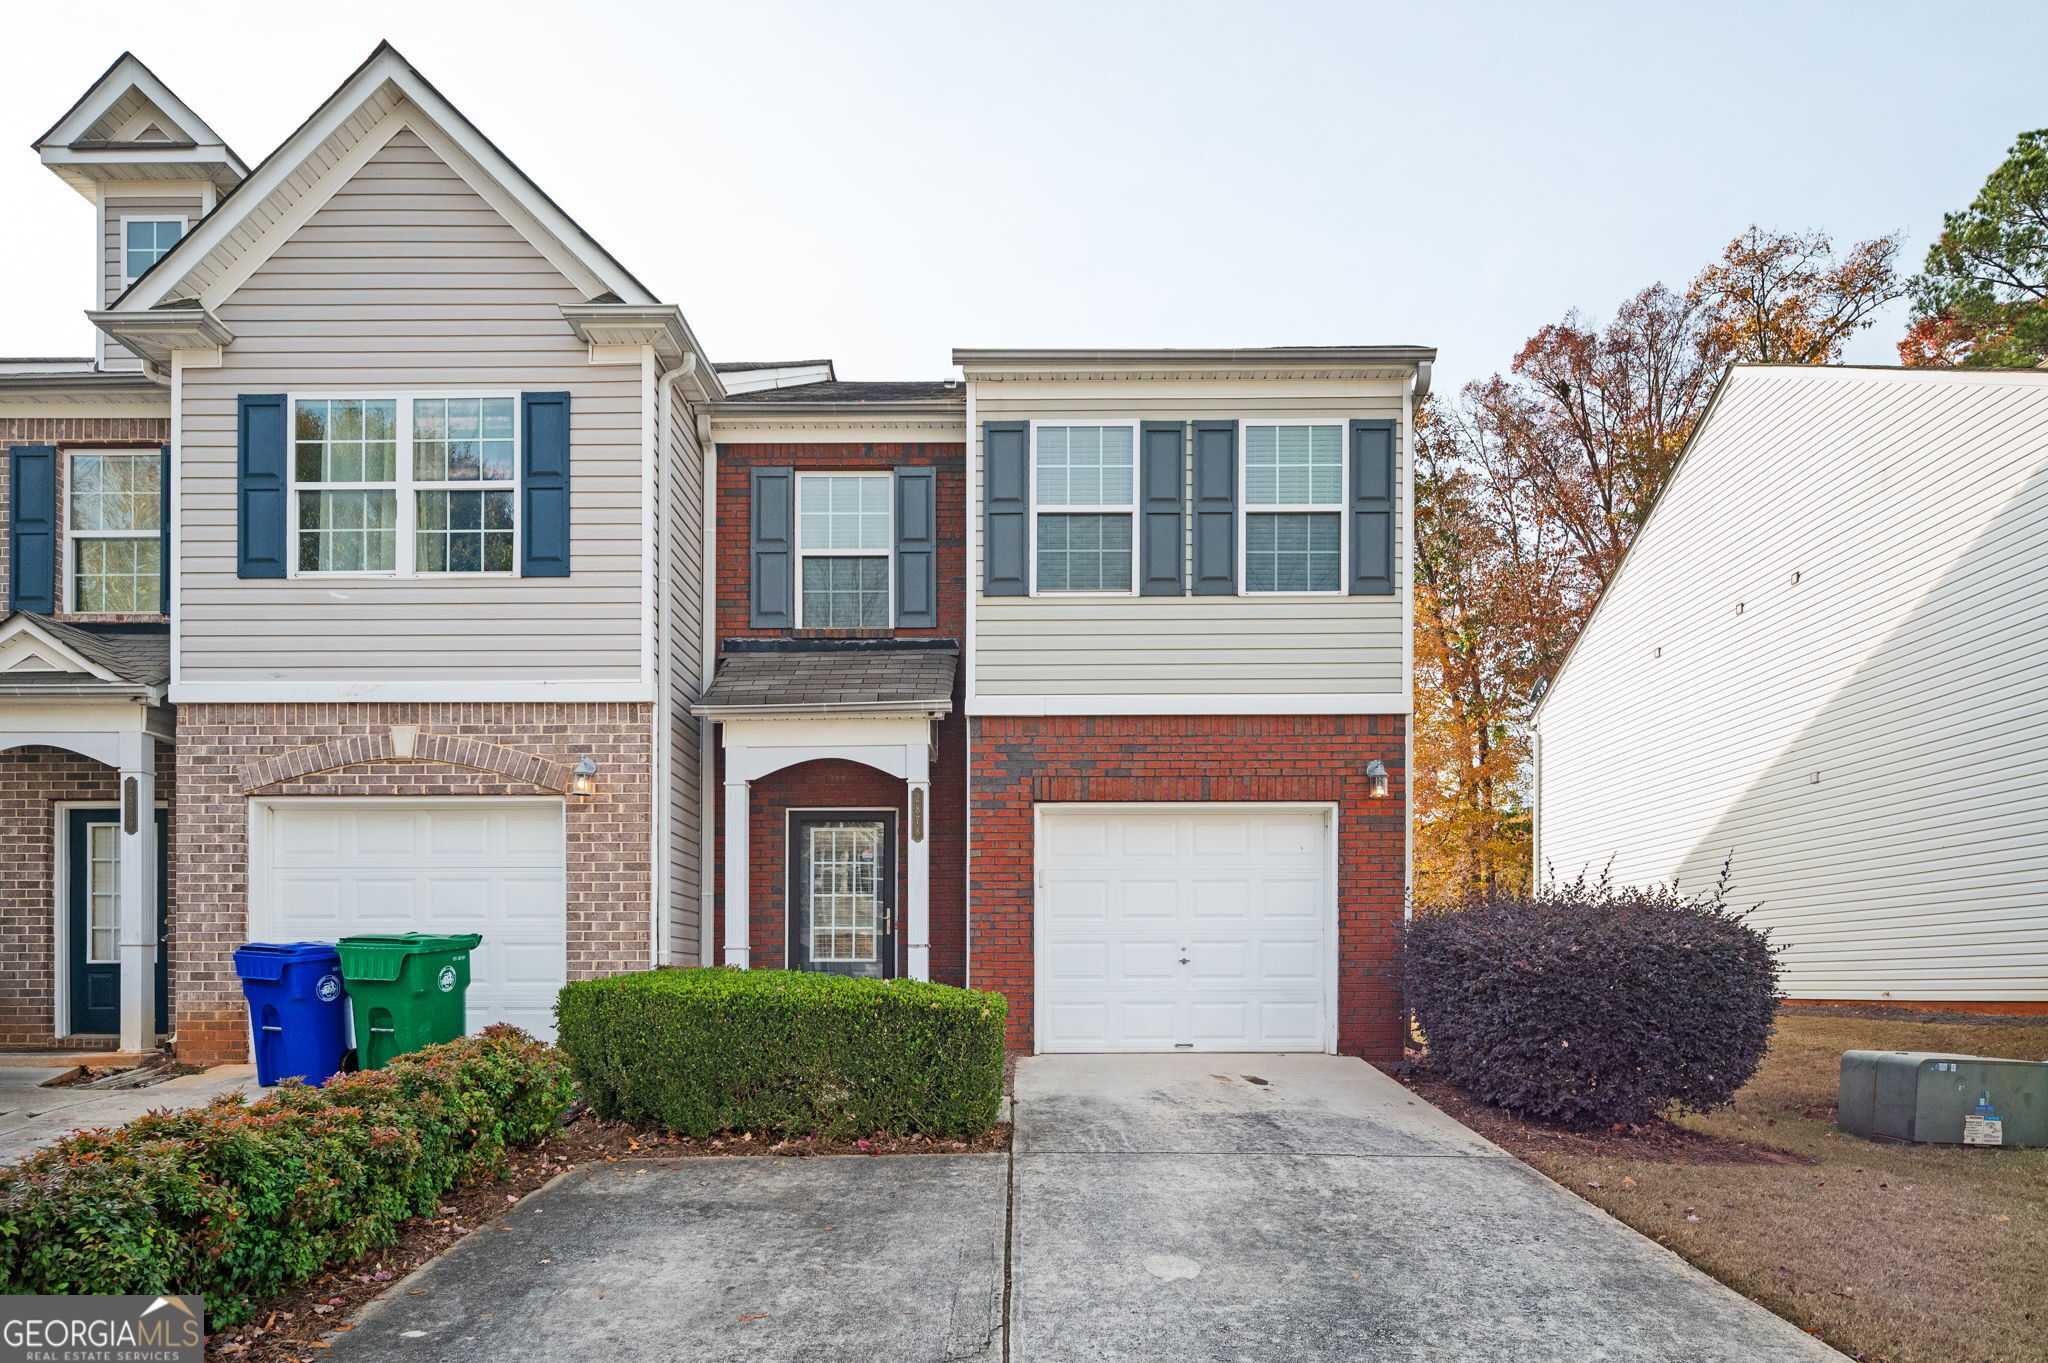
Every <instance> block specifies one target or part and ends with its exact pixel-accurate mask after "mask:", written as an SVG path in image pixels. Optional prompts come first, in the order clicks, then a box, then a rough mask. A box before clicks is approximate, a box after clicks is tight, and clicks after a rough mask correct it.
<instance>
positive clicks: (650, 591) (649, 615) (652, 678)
mask: <svg viewBox="0 0 2048 1363" xmlns="http://www.w3.org/2000/svg"><path fill="white" fill-rule="evenodd" d="M671 401H673V394H672V393H671V392H670V389H669V385H668V384H667V383H665V382H663V381H662V379H661V377H660V375H659V374H658V373H657V372H656V369H655V360H654V347H652V346H645V347H642V349H641V366H640V441H641V448H640V462H641V466H642V467H641V472H640V479H641V487H642V489H643V491H642V493H641V497H640V558H641V563H640V575H641V587H640V613H641V618H642V620H643V621H644V624H643V626H642V628H641V630H640V673H641V675H642V676H644V677H646V678H647V680H648V681H649V682H650V683H652V685H653V687H654V693H655V694H656V695H657V696H660V697H661V698H662V699H661V701H660V702H659V703H657V704H656V705H655V707H654V713H653V714H652V715H651V716H649V727H650V729H651V730H652V732H651V733H650V734H649V738H650V739H651V740H652V742H653V744H654V750H653V752H652V754H651V756H652V758H653V761H652V763H651V764H650V765H651V766H652V767H653V769H654V770H653V779H654V789H653V790H652V791H651V792H649V795H650V800H649V804H650V807H651V812H652V813H653V816H654V817H653V818H652V819H651V820H650V821H649V822H650V824H651V825H652V826H651V827H650V828H649V829H648V847H647V858H648V865H647V883H648V901H649V902H648V910H647V912H648V920H647V955H648V961H647V964H648V966H649V968H650V969H652V968H657V967H660V966H664V965H667V964H668V963H669V961H668V957H669V934H668V898H669V858H668V840H669V827H668V822H669V807H670V802H671V801H672V800H673V798H674V792H673V791H671V790H670V789H669V780H670V772H669V731H670V730H671V728H673V727H674V725H675V722H676V721H675V705H674V703H673V702H672V701H671V700H670V698H669V689H668V621H669V616H670V615H671V614H673V612H672V611H671V610H670V609H669V599H668V598H669V592H670V591H671V590H673V588H674V583H673V581H672V580H671V575H670V574H669V573H668V572H667V567H668V559H669V555H670V554H671V553H673V552H674V546H672V545H670V544H669V543H668V539H667V535H666V533H665V532H666V531H667V529H668V521H667V506H668V499H667V496H666V495H665V494H666V493H667V491H668V479H667V477H666V476H664V475H665V474H666V471H667V470H666V465H665V464H664V463H663V462H662V460H661V451H662V449H663V448H665V446H664V445H663V443H662V442H665V441H666V440H667V439H668V434H669V430H668V425H667V420H666V419H667V417H668V415H669V403H670V402H671ZM657 536H659V538H657ZM657 567H658V568H659V569H660V570H661V571H660V575H659V577H657V576H656V570H657ZM657 587H659V589H660V590H659V592H658V593H657V591H656V588H657Z"/></svg>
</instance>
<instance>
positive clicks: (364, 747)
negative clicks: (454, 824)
mask: <svg viewBox="0 0 2048 1363" xmlns="http://www.w3.org/2000/svg"><path fill="white" fill-rule="evenodd" d="M408 761H409V762H438V763H441V764H443V765H446V766H451V767H467V768H469V769H470V770H472V771H480V772H489V773H491V774H493V775H497V776H502V777H505V778H506V779H507V780H511V781H521V782H524V783H526V784H527V785H531V786H538V787H540V788H541V789H543V790H552V791H566V790H567V789H568V788H569V776H570V772H569V767H568V765H567V764H565V763H561V762H556V761H552V760H550V759H548V758H545V757H537V756H535V755H534V754H532V753H528V752H521V751H520V750H519V749H517V748H507V747H503V746H501V745H499V744H496V743H486V742H484V741H483V740H481V739H476V738H466V737H463V736H461V735H458V734H430V733H418V732H409V731H407V730H405V729H403V728H392V729H385V730H381V731H379V732H376V733H369V734H353V735H350V736H349V737H347V738H335V739H329V740H328V741H327V742H325V743H314V744H310V745H308V746H306V747H303V748H294V749H292V750H291V751H289V752H283V753H279V754H277V755H276V756H274V757H266V758H264V759H263V760H261V761H259V762H251V763H250V764H249V765H247V766H245V767H243V768H241V770H240V771H238V772H237V773H236V775H235V781H236V784H237V785H238V786H239V787H240V789H241V790H242V791H243V792H244V793H245V794H246V793H252V792H255V791H258V790H262V789H265V788H266V787H269V786H276V785H282V784H284V783H285V782H288V781H296V780H299V779H301V778H303V777H307V776H314V775H317V774H319V773H321V772H326V771H335V770H338V769H339V768H342V767H355V766H362V765H364V764H366V763H372V762H408Z"/></svg>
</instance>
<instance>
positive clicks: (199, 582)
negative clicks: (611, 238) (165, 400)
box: [179, 131, 644, 685]
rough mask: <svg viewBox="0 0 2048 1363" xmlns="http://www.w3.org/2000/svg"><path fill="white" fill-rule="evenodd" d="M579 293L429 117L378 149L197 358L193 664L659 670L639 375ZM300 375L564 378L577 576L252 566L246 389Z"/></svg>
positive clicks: (186, 625)
mask: <svg viewBox="0 0 2048 1363" xmlns="http://www.w3.org/2000/svg"><path fill="white" fill-rule="evenodd" d="M582 301H584V299H583V297H582V295H581V293H580V292H579V291H578V290H577V289H576V288H575V287H574V286H572V285H571V283H570V282H569V281H568V280H567V279H566V278H564V277H563V276H562V275H561V273H560V272H559V271H557V270H556V269H555V268H554V267H553V266H552V265H550V264H549V263H548V262H547V260H546V259H545V258H543V256H542V255H541V253H540V252H539V251H538V250H536V249H535V248H534V246H533V245H531V244H530V243H529V242H527V241H526V240H525V239H524V238H523V237H521V236H520V235H519V233H518V232H517V231H515V230H514V228H513V227H512V225H511V224H510V223H508V222H507V221H506V220H505V219H504V218H503V217H501V216H500V215H499V214H498V213H497V212H496V211H495V210H494V209H492V208H491V207H490V206H489V205H488V204H487V203H486V202H485V201H484V200H483V199H482V198H481V197H479V196H478V195H477V193H476V192H475V191H474V190H473V189H471V188H470V186H468V185H467V184H466V183H465V182H464V181H463V180H462V179H461V178H460V177H459V176H458V175H457V174H456V172H455V171H454V170H453V169H451V168H450V167H449V166H448V165H447V164H446V163H444V162H443V161H442V160H441V159H440V158H439V157H438V156H437V155H436V154H435V153H434V152H433V151H432V150H431V149H430V148H429V147H427V145H426V144H425V143H424V142H422V141H421V140H420V139H419V138H418V137H417V136H415V135H414V134H412V133H411V132H409V131H401V132H400V133H398V134H397V135H396V136H395V137H394V138H393V139H392V140H391V142H390V143H389V144H388V145H386V146H385V147H383V148H382V149H380V150H379V151H378V152H377V153H376V154H375V155H374V156H372V157H371V158H370V160H369V161H368V162H367V163H366V164H365V165H364V166H363V167H362V168H361V170H360V171H358V172H357V173H356V174H355V175H354V176H353V177H352V178H351V179H350V181H349V182H348V183H347V184H345V185H343V186H341V187H340V188H339V189H338V190H337V191H336V193H335V194H334V196H333V197H332V198H331V199H330V200H328V202H327V203H326V204H325V205H324V206H322V207H321V208H320V209H319V210H318V211H317V212H316V213H314V214H313V216H312V217H311V218H310V219H309V220H308V221H307V222H306V223H305V225H304V226H302V227H301V228H299V229H298V231H297V232H296V233H294V235H293V236H292V237H291V239H290V240H288V241H287V242H285V243H284V244H283V245H282V246H281V247H280V248H279V249H278V251H277V252H276V253H275V254H274V255H273V256H272V257H271V258H270V259H269V260H267V261H266V262H265V263H264V264H263V265H262V266H261V267H259V268H258V269H257V270H256V272H255V273H254V274H253V275H251V276H250V277H249V279H248V280H247V281H246V282H245V283H244V284H243V285H242V286H241V287H240V288H238V289H236V290H235V291H234V292H233V294H231V295H230V296H229V297H228V298H227V299H225V300H224V301H223V302H222V303H221V305H220V307H219V315H220V317H221V320H222V321H223V323H224V324H225V325H226V326H227V327H228V329H229V330H230V331H231V332H232V333H233V334H234V337H235V339H234V341H233V343H232V344H231V345H229V346H228V347H227V348H226V349H225V350H224V351H223V352H222V357H221V365H220V367H219V368H215V369H208V368H197V367H193V368H187V369H185V370H183V371H182V377H181V387H182V395H183V404H184V406H183V413H182V420H183V434H182V441H183V443H182V448H181V450H180V461H181V474H180V476H181V479H182V488H181V514H182V518H183V523H182V527H181V551H180V575H181V583H180V608H181V618H180V621H179V629H180V644H179V648H180V659H179V662H180V674H179V681H180V683H181V684H185V685H190V684H196V683H243V684H250V683H270V682H330V683H331V682H459V683H465V684H476V683H485V684H488V683H500V682H504V683H521V682H537V681H582V682H612V683H620V684H631V683H638V682H640V681H642V680H643V678H642V647H643V643H642V636H643V634H644V629H643V615H642V578H641V574H642V567H643V559H642V540H643V537H644V528H643V521H642V517H643V507H642V503H643V500H644V498H643V496H642V479H641V474H642V470H641V459H642V447H641V443H642V428H641V401H642V393H641V385H642V378H643V373H642V369H641V367H640V366H638V365H632V364H604V365H594V364H592V363H590V351H589V347H588V346H586V345H585V344H584V343H583V342H582V341H580V340H578V339H577V338H576V337H575V335H574V334H573V333H572V332H571V331H570V329H569V327H568V325H567V324H566V323H565V322H564V320H563V318H562V315H561V312H560V308H561V305H562V304H564V303H578V302H582ZM300 391H305V392H312V391H318V392H321V393H335V392H357V393H362V394H365V395H377V396H388V395H390V394H392V393H394V392H401V393H411V394H420V395H430V394H438V393H448V392H460V393H469V394H477V393H485V392H490V393H505V394H517V393H520V392H523V391H525V392H530V391H568V392H569V393H570V394H571V403H572V406H571V418H572V436H571V438H572V451H573V463H572V470H571V482H572V520H571V529H572V535H573V542H574V556H573V561H572V572H571V575H570V576H568V577H561V578H518V577H515V578H489V577H459V576H457V577H449V578H446V579H442V580H428V579H419V578H413V579H356V580H349V581H336V580H322V579H319V578H305V579H293V580H241V579H238V578H237V576H236V547H235V420H236V407H235V400H236V395H237V394H241V393H292V392H300Z"/></svg>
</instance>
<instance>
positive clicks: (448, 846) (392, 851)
mask: <svg viewBox="0 0 2048 1363" xmlns="http://www.w3.org/2000/svg"><path fill="white" fill-rule="evenodd" d="M254 831H255V834H256V846H255V847H254V848H253V849H252V850H253V851H254V853H255V858H254V860H255V863H256V864H255V865H254V866H252V867H251V877H250V879H251V886H250V889H251V892H252V893H251V895H250V924H249V928H250V936H251V938H252V939H254V940H257V941H273V942H297V941H325V942H331V941H334V940H335V939H336V938H339V937H346V936H349V935H351V934H353V933H371V932H479V933H482V934H483V938H484V941H483V945H482V946H481V947H479V948H477V950H476V952H475V953H474V954H473V955H472V956H471V958H470V986H469V1030H470V1031H472V1032H475V1031H478V1030H480V1029H482V1028H483V1027H484V1026H486V1025H488V1024H490V1023H493V1022H510V1023H512V1024H514V1025H516V1026H519V1027H523V1028H525V1029H526V1030H527V1031H529V1032H531V1033H533V1034H534V1035H535V1036H539V1037H545V1038H547V1039H549V1040H553V1039H554V1035H555V1018H554V1006H555V995H556V994H557V993H559V992H560V991H561V988H562V983H563V981H564V980H565V979H566V977H567V974H568V947H567V942H568V929H567V915H566V913H565V910H564V898H563V871H562V806H561V802H560V801H558V800H517V799H476V800H465V799H446V800H384V799H359V800H271V801H266V802H264V803H263V804H261V805H260V806H259V807H258V817H257V820H256V828H255V830H254Z"/></svg>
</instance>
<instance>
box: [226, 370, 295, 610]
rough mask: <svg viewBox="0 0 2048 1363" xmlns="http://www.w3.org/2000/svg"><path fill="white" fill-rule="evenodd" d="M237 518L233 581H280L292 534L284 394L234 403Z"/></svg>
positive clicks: (254, 396)
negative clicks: (265, 578)
mask: <svg viewBox="0 0 2048 1363" xmlns="http://www.w3.org/2000/svg"><path fill="white" fill-rule="evenodd" d="M236 406H237V409H238V410H237V413H236V418H235V508H236V510H235V517H236V524H237V527H238V533H237V535H236V549H237V555H236V558H237V561H236V565H235V575H236V576H237V577H283V576H284V575H285V566H286V564H287V563H289V562H290V560H289V558H288V557H287V553H288V548H289V546H287V545H286V543H285V541H286V539H287V538H289V537H290V533H291V529H290V527H291V516H290V514H289V513H290V508H289V507H288V506H287V504H286V502H285V498H286V497H287V496H289V495H290V494H289V493H288V492H287V491H286V487H287V479H286V472H287V466H288V465H287V461H288V460H289V458H290V456H289V454H288V450H289V449H290V441H289V439H288V433H287V431H286V428H285V400H284V394H282V393H244V394H242V395H241V396H240V397H239V398H237V399H236Z"/></svg>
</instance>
